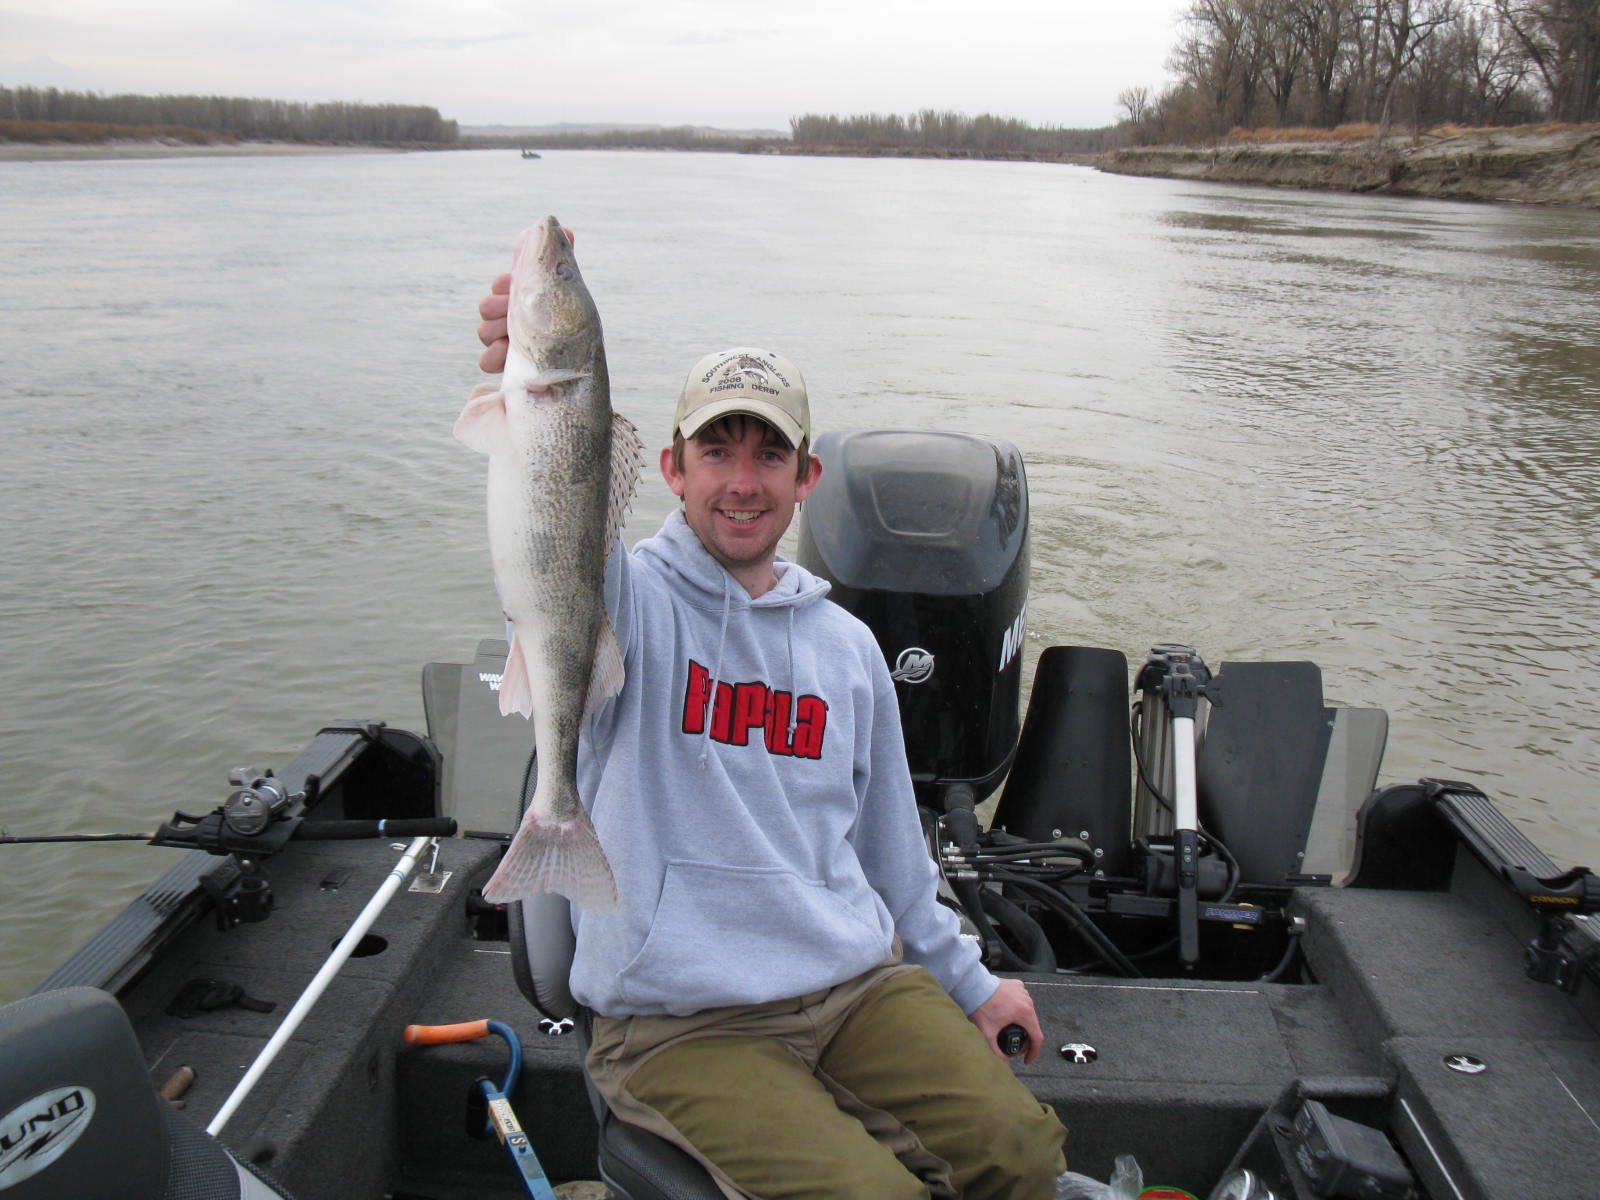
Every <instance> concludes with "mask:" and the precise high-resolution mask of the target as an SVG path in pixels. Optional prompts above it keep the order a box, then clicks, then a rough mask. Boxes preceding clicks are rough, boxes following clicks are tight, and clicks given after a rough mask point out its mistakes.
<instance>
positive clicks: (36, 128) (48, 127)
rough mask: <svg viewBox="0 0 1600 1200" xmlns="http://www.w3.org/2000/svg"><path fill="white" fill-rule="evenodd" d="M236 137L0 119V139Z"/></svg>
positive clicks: (193, 141) (205, 142)
mask: <svg viewBox="0 0 1600 1200" xmlns="http://www.w3.org/2000/svg"><path fill="white" fill-rule="evenodd" d="M238 140H239V139H238V138H235V137H230V136H228V135H227V134H223V133H209V132H207V131H206V130H204V129H191V128H190V127H188V126H187V125H112V124H108V123H107V122H104V121H11V120H0V141H7V142H26V143H34V144H36V143H40V142H68V143H72V144H76V145H84V144H88V143H96V142H117V141H132V142H151V141H165V142H181V143H183V144H185V145H190V146H218V145H223V146H227V145H233V144H235V143H236V142H237V141H238Z"/></svg>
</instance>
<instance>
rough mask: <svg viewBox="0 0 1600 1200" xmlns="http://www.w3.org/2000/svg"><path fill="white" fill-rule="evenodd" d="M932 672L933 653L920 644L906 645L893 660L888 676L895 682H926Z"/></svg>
mask: <svg viewBox="0 0 1600 1200" xmlns="http://www.w3.org/2000/svg"><path fill="white" fill-rule="evenodd" d="M932 674H933V655H931V654H929V653H928V652H927V651H926V650H924V649H923V648H922V647H921V646H907V647H906V648H905V649H904V650H902V651H900V657H899V658H897V659H895V660H894V670H892V671H890V672H889V678H890V679H893V680H894V681H895V682H896V683H926V682H927V681H928V677H929V676H930V675H932Z"/></svg>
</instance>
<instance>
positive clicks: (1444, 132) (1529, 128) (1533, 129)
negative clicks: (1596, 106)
mask: <svg viewBox="0 0 1600 1200" xmlns="http://www.w3.org/2000/svg"><path fill="white" fill-rule="evenodd" d="M1585 129H1600V125H1571V124H1567V123H1565V122H1562V121H1546V122H1544V123H1543V124H1540V125H1494V126H1468V125H1456V124H1454V123H1446V124H1443V125H1434V126H1432V127H1431V128H1428V129H1425V130H1423V131H1422V136H1423V137H1436V138H1438V137H1457V136H1460V135H1463V134H1474V133H1484V134H1487V133H1510V134H1519V133H1524V134H1529V133H1531V134H1539V133H1566V132H1569V131H1581V130H1585ZM1389 132H1390V136H1391V137H1409V136H1411V131H1410V129H1409V128H1406V127H1402V126H1394V127H1393V128H1391V129H1390V131H1389ZM1377 135H1378V127H1377V126H1376V125H1374V124H1372V123H1371V122H1370V121H1366V122H1360V123H1356V124H1350V125H1340V126H1338V127H1337V128H1335V129H1318V128H1314V127H1311V126H1305V125H1299V126H1292V127H1286V128H1282V129H1280V128H1278V127H1276V126H1273V125H1264V126H1262V127H1261V128H1259V129H1245V128H1244V127H1243V126H1237V125H1236V126H1234V128H1232V129H1230V130H1229V131H1228V133H1227V136H1226V137H1224V138H1223V139H1222V141H1223V142H1225V143H1234V144H1239V143H1248V144H1253V145H1262V144H1265V143H1270V142H1359V141H1366V140H1368V139H1370V138H1374V137H1376V136H1377Z"/></svg>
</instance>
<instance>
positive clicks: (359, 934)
mask: <svg viewBox="0 0 1600 1200" xmlns="http://www.w3.org/2000/svg"><path fill="white" fill-rule="evenodd" d="M436 841H437V839H435V838H431V837H419V838H415V839H413V840H412V842H411V844H410V846H408V847H407V848H406V852H405V854H403V855H402V856H401V858H400V861H399V862H397V863H396V864H395V865H394V869H393V870H392V871H390V872H389V874H388V876H387V877H386V878H385V879H384V881H383V883H382V884H381V885H380V886H379V887H378V890H377V891H375V892H374V893H372V899H371V900H368V901H367V906H366V907H365V908H363V909H362V910H361V915H360V916H358V917H357V918H356V919H355V923H354V924H352V925H351V926H350V928H349V930H348V931H347V932H346V933H345V935H344V937H342V938H340V939H339V944H338V945H337V946H335V947H334V948H333V953H332V954H330V955H328V959H327V961H326V962H324V963H323V964H322V968H321V969H320V970H319V971H318V972H317V973H316V975H315V976H313V977H312V980H311V982H310V983H309V984H307V985H306V990H305V991H304V992H302V993H300V999H298V1000H296V1001H295V1002H294V1007H293V1008H291V1009H290V1010H289V1014H288V1016H286V1017H284V1018H283V1023H282V1024H281V1025H279V1026H278V1029H277V1032H276V1033H274V1034H273V1035H272V1038H271V1040H270V1041H268V1042H267V1044H266V1045H265V1046H263V1047H262V1049H261V1053H260V1054H258V1055H256V1060H255V1062H253V1063H251V1064H250V1069H249V1070H248V1071H246V1072H245V1073H244V1078H243V1079H241V1080H239V1083H238V1086H237V1087H235V1088H234V1089H233V1094H232V1095H230V1096H229V1097H228V1099H227V1100H226V1101H225V1102H224V1103H223V1105H222V1107H221V1108H219V1109H218V1110H217V1115H216V1116H214V1117H212V1118H211V1124H209V1125H207V1126H206V1132H207V1133H209V1134H210V1135H211V1136H212V1137H216V1136H217V1133H218V1132H219V1131H220V1130H221V1129H222V1127H223V1126H224V1125H226V1124H227V1123H228V1120H229V1118H231V1117H232V1116H233V1114H234V1112H235V1111H237V1110H238V1108H239V1105H241V1104H243V1103H244V1100H245V1097H246V1096H248V1095H249V1094H250V1093H251V1091H252V1090H254V1088H255V1086H256V1082H257V1081H258V1080H259V1079H260V1078H261V1076H262V1074H263V1073H264V1072H265V1071H266V1069H267V1068H268V1067H269V1066H271V1065H272V1060H273V1059H275V1058H277V1057H278V1052H279V1051H280V1050H282V1049H283V1046H284V1043H285V1042H287V1041H288V1040H289V1039H290V1038H291V1037H293V1036H294V1031H295V1030H296V1029H298V1028H299V1027H300V1022H302V1021H304V1020H305V1018H306V1014H307V1013H309V1012H310V1011H311V1006H312V1005H314V1004H315V1003H316V1002H317V1001H318V1000H320V999H321V998H322V993H323V992H325V991H327V990H328V985H329V984H330V983H332V982H333V977H334V976H335V975H337V974H338V973H339V971H340V969H341V968H342V967H343V966H344V964H345V963H346V962H347V961H348V960H349V958H350V955H351V954H352V953H354V951H355V948H356V944H357V943H358V942H360V941H361V939H362V938H363V937H365V936H366V933H367V930H369V929H371V928H372V923H373V922H374V921H376V920H377V919H378V914H379V913H381V912H382V911H383V910H384V908H385V906H387V905H388V903H389V901H390V899H391V898H393V896H394V894H395V892H397V891H398V890H399V889H400V885H401V884H403V883H404V882H405V881H406V877H407V876H409V875H410V874H411V872H412V870H413V868H415V867H416V865H417V860H418V859H419V858H421V857H422V855H423V852H424V851H426V850H427V848H428V846H429V845H430V844H431V843H435V842H436Z"/></svg>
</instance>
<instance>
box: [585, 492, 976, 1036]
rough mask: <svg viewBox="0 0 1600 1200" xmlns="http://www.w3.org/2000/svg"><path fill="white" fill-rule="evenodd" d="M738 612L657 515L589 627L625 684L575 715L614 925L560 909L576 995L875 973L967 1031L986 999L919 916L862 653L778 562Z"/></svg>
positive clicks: (963, 957)
mask: <svg viewBox="0 0 1600 1200" xmlns="http://www.w3.org/2000/svg"><path fill="white" fill-rule="evenodd" d="M776 569H777V573H778V583H777V586H775V587H774V588H772V589H771V590H770V591H768V592H767V593H765V594H764V595H762V596H759V597H757V598H755V599H753V600H752V599H751V598H750V595H749V593H747V592H746V591H745V590H744V588H743V587H741V586H740V585H739V584H738V583H737V582H736V581H735V580H734V579H733V578H732V577H731V576H730V575H729V574H728V573H727V572H726V571H725V570H723V568H722V566H721V565H720V564H719V563H717V561H716V560H715V559H713V558H712V557H711V555H710V554H709V553H707V551H706V550H705V548H704V547H703V546H702V545H701V544H700V540H699V538H698V537H696V535H695V533H694V531H693V530H691V529H690V528H689V526H688V524H687V522H685V521H684V519H683V515H682V513H681V512H674V513H673V514H672V515H671V516H670V517H668V519H667V521H666V524H665V525H663V526H662V528H661V531H660V533H658V534H657V535H656V536H655V537H653V538H649V539H646V540H645V541H642V542H640V543H639V545H638V546H637V547H636V548H635V550H634V552H633V553H632V554H631V555H630V554H627V553H625V552H623V549H622V547H621V545H620V544H619V545H618V546H617V548H616V551H615V552H614V553H613V554H612V556H611V562H610V563H609V564H608V567H607V573H606V608H607V611H608V612H609V613H610V615H611V619H612V623H613V625H614V627H615V629H616V633H617V640H618V642H619V644H620V645H621V647H622V652H623V659H624V662H625V663H626V666H627V672H628V676H627V684H626V685H625V686H624V688H623V690H622V693H621V695H619V696H617V697H616V698H615V699H613V700H611V701H608V702H607V703H605V704H603V705H601V706H600V707H599V709H598V710H597V711H596V712H595V713H594V714H593V716H592V718H591V720H590V722H589V725H588V727H587V728H586V730H585V737H584V739H583V741H582V743H581V745H580V750H579V761H578V783H579V792H580V793H581V794H582V795H583V796H584V797H585V799H586V800H587V802H588V804H589V808H590V814H591V816H592V817H593V820H594V824H595V827H596V829H597V830H598V831H599V834H600V840H601V843H602V844H603V845H604V846H605V848H606V855H607V857H608V858H609V859H610V861H611V867H612V871H613V873H614V874H615V876H616V880H617V890H618V893H619V895H620V906H619V908H618V909H617V911H616V912H612V913H593V912H588V911H585V910H582V909H574V921H575V924H576V928H577V932H578V950H577V956H576V959H575V961H574V964H573V969H572V977H571V985H572V991H573V994H574V995H575V996H576V997H577V998H578V999H579V1000H580V1001H581V1002H582V1003H584V1004H587V1005H588V1006H590V1007H591V1008H593V1009H594V1010H595V1011H596V1012H599V1013H602V1014H604V1015H606V1016H610V1017H623V1016H631V1015H644V1014H662V1013H670V1014H674V1015H685V1014H688V1013H694V1012H700V1011H702V1010H705V1009H708V1008H717V1007H721V1006H724V1005H735V1004H760V1003H763V1002H765V1001H768V1000H778V999H783V998H786V997H790V996H798V995H800V994H802V993H805V992H810V991H816V990H819V989H822V988H826V987H831V986H833V985H834V984H837V983H841V982H843V981H844V980H846V979H849V978H851V977H853V976H855V975H858V974H860V973H861V972H863V971H865V970H867V969H869V968H871V967H873V966H876V965H877V964H879V963H882V962H885V961H887V960H888V959H890V958H891V957H892V955H893V952H894V940H895V938H896V936H898V937H899V939H900V941H901V943H902V945H903V948H904V954H905V957H906V959H907V960H909V961H911V962H915V963H920V964H921V965H923V966H925V967H927V968H928V969H929V970H930V971H931V972H932V973H933V975H934V977H935V978H936V979H938V981H939V982H940V983H941V984H942V985H943V986H944V988H945V990H946V991H948V992H949V993H950V995H951V996H952V997H953V998H954V999H955V1001H956V1002H957V1003H958V1004H959V1005H960V1006H961V1007H962V1009H963V1011H966V1012H969V1013H970V1012H971V1011H972V1010H973V1009H974V1008H976V1007H978V1005H980V1004H982V1003H983V1002H984V1001H985V1000H987V999H988V998H989V996H990V994H991V993H992V992H993V991H994V989H995V987H996V986H997V982H998V981H997V980H996V979H995V978H994V976H992V975H991V974H989V972H988V971H987V970H985V969H984V967H983V966H982V964H981V963H980V962H979V961H978V952H977V948H976V947H975V946H974V945H973V944H972V943H970V942H966V941H963V940H961V939H960V938H959V937H958V935H957V929H958V926H957V922H956V919H955V916H954V914H952V913H951V912H950V911H949V910H948V909H947V908H945V907H944V906H943V905H941V904H939V903H938V902H937V901H936V900H935V898H934V895H935V884H936V868H935V867H934V864H933V861H932V860H931V859H930V858H929V856H928V853H927V848H926V845H925V843H924V842H923V837H922V831H921V826H920V823H919V821H918V817H917V811H916V802H915V800H914V798H913V796H912V791H911V779H910V775H909V774H908V772H907V769H906V758H905V746H904V743H903V741H902V738H901V733H900V714H899V709H898V706H897V704H896V702H895V694H894V685H893V683H892V682H891V681H890V679H889V673H888V669H887V667H886V666H885V665H884V661H883V655H882V652H881V651H880V650H879V649H878V645H877V642H876V641H875V639H874V638H873V636H872V633H871V631H870V630H868V629H867V627H866V626H865V625H863V624H862V623H861V622H860V621H858V620H856V618H854V617H853V616H851V615H850V614H849V613H847V612H845V611H844V610H843V609H842V608H840V607H839V606H838V605H836V604H833V603H832V602H831V601H828V600H826V599H825V598H824V597H825V595H826V593H827V590H828V585H827V583H825V582H824V581H822V580H820V579H818V578H817V577H816V576H814V575H812V574H811V573H810V572H809V571H807V570H806V569H805V568H804V567H801V566H800V565H799V564H797V563H792V562H788V561H786V560H784V559H782V558H779V559H778V561H777V563H776Z"/></svg>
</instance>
